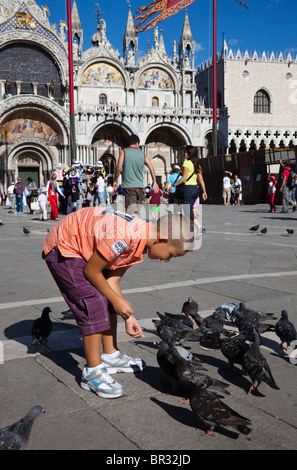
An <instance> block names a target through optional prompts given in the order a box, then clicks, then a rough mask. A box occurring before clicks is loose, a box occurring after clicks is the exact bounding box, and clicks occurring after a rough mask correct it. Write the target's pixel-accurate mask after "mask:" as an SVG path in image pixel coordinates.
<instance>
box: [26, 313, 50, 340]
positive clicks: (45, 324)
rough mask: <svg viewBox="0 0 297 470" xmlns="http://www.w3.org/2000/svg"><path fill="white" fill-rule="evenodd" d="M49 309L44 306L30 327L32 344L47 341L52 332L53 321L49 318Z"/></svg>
mask: <svg viewBox="0 0 297 470" xmlns="http://www.w3.org/2000/svg"><path fill="white" fill-rule="evenodd" d="M50 312H51V309H50V308H49V307H45V308H44V309H43V311H42V314H41V317H39V318H36V320H34V323H33V327H32V332H31V334H32V344H40V343H41V342H45V343H46V342H47V338H48V337H49V335H50V334H51V332H52V327H53V323H52V321H51V319H50V316H49V313H50Z"/></svg>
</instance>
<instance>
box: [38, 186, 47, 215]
mask: <svg viewBox="0 0 297 470" xmlns="http://www.w3.org/2000/svg"><path fill="white" fill-rule="evenodd" d="M46 193H47V190H46V187H43V188H42V189H41V193H40V195H39V196H38V202H39V210H40V218H39V220H47V195H46Z"/></svg>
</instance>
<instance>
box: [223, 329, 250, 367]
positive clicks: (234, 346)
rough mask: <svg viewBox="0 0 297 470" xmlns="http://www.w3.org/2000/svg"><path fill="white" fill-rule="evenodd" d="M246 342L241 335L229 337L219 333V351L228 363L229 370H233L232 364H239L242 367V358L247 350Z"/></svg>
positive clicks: (244, 337)
mask: <svg viewBox="0 0 297 470" xmlns="http://www.w3.org/2000/svg"><path fill="white" fill-rule="evenodd" d="M246 341H247V338H246V336H244V335H243V334H242V335H233V336H230V335H225V334H224V333H220V335H219V342H220V349H221V352H222V354H223V355H224V356H225V357H226V359H227V360H228V362H229V370H231V369H232V368H233V366H234V364H239V365H240V366H241V367H242V359H243V356H244V354H245V353H246V352H247V350H248V348H249V344H248V343H247V342H246Z"/></svg>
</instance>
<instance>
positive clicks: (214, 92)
mask: <svg viewBox="0 0 297 470" xmlns="http://www.w3.org/2000/svg"><path fill="white" fill-rule="evenodd" d="M212 81H213V89H212V100H213V107H212V109H213V111H212V114H213V116H212V145H213V154H214V155H217V153H218V123H217V0H213V77H212Z"/></svg>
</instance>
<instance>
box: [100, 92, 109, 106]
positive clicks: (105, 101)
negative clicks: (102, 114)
mask: <svg viewBox="0 0 297 470" xmlns="http://www.w3.org/2000/svg"><path fill="white" fill-rule="evenodd" d="M99 104H102V105H103V106H104V105H105V104H107V96H106V95H105V94H104V93H101V95H100V96H99Z"/></svg>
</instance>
